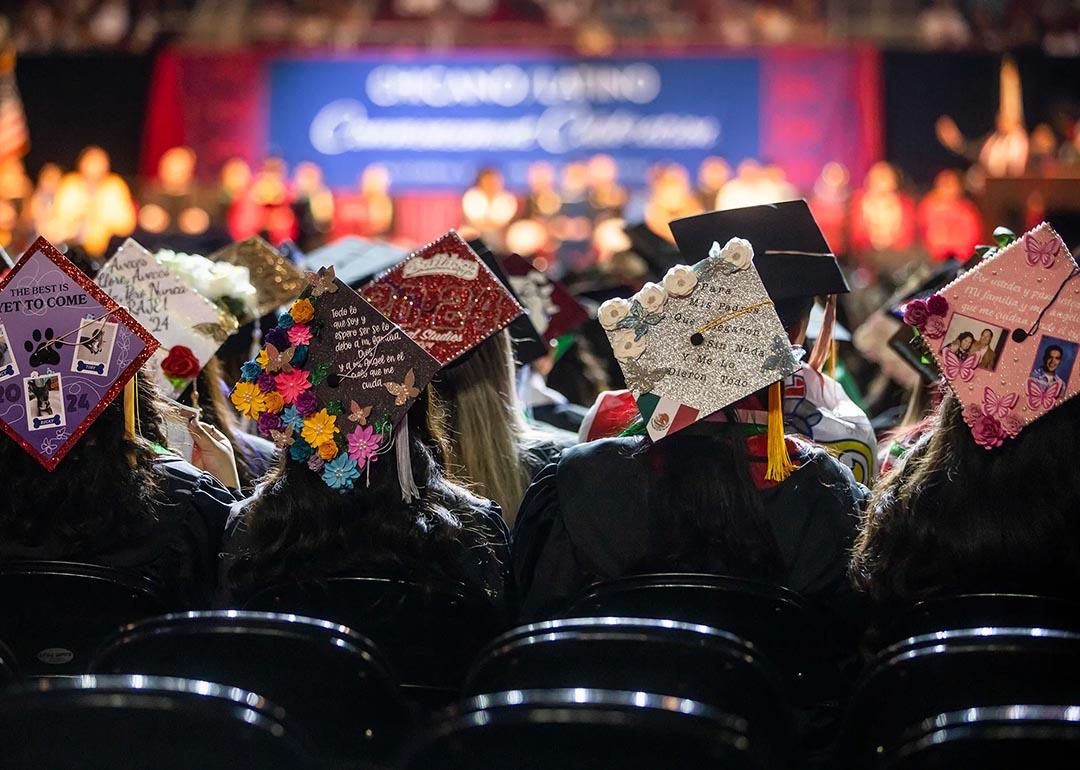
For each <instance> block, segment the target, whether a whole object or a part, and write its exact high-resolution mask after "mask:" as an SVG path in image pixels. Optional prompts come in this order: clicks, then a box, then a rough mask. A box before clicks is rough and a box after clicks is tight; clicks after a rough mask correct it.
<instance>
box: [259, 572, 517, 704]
mask: <svg viewBox="0 0 1080 770" xmlns="http://www.w3.org/2000/svg"><path fill="white" fill-rule="evenodd" d="M244 609H248V610H263V611H267V612H295V613H297V614H302V615H306V616H308V617H314V618H325V619H326V620H331V621H333V622H335V623H340V624H342V625H345V626H348V627H349V628H351V629H353V630H354V631H356V632H358V633H360V634H363V635H364V636H367V637H368V638H370V639H371V640H372V641H374V642H375V644H376V645H378V647H379V649H380V650H383V651H384V652H385V653H386V655H387V656H388V657H389V658H390V660H391V662H392V663H393V665H394V669H395V671H396V673H397V675H398V677H399V679H400V681H401V683H402V685H403V686H404V688H405V691H406V692H407V693H408V695H409V697H410V698H411V699H416V700H419V701H421V702H425V703H438V704H440V705H442V704H444V703H446V702H449V701H450V700H452V699H453V698H454V697H456V695H457V693H458V691H459V689H460V687H461V683H462V681H463V680H464V677H465V672H466V671H467V670H468V666H469V663H470V662H471V661H472V659H473V657H475V655H476V653H477V652H479V651H480V649H481V648H482V647H483V646H484V645H485V644H486V643H487V642H489V641H490V640H491V639H492V638H493V637H494V636H495V635H496V634H498V633H499V631H501V630H502V628H503V624H502V618H501V617H499V616H498V615H497V614H496V613H495V612H494V611H493V610H492V609H491V607H490V606H489V605H487V604H486V603H484V602H483V601H480V600H478V599H477V598H476V597H474V595H473V594H472V592H470V591H469V590H468V589H467V588H466V587H465V586H463V585H460V584H457V583H449V582H447V583H436V582H426V583H417V582H411V581H407V580H398V579H393V578H382V577H334V578H329V579H328V580H326V581H323V582H320V583H318V584H315V583H305V584H293V585H288V586H278V587H274V588H269V589H266V590H263V591H261V592H259V593H257V594H255V595H253V596H251V597H250V598H249V599H248V600H247V601H246V602H245V603H244Z"/></svg>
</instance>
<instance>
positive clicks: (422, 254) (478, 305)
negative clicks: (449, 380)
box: [360, 230, 524, 366]
mask: <svg viewBox="0 0 1080 770" xmlns="http://www.w3.org/2000/svg"><path fill="white" fill-rule="evenodd" d="M360 294H361V295H362V296H363V297H364V299H366V300H367V301H368V302H370V303H371V304H372V306H374V307H375V308H377V309H378V310H379V312H381V313H382V314H383V315H385V316H386V317H387V318H389V319H390V320H392V321H393V322H394V323H396V324H397V325H398V326H400V327H401V328H402V329H404V330H405V332H406V333H407V334H408V335H409V336H410V337H412V338H413V339H414V340H415V341H416V342H417V344H419V345H420V346H421V347H423V348H424V349H425V350H427V351H428V352H429V353H431V355H432V356H433V357H434V358H435V359H436V360H437V361H438V362H439V363H440V364H442V365H444V366H445V365H446V364H449V363H452V362H453V361H455V360H456V359H458V358H460V357H461V356H463V355H464V354H465V353H467V352H469V351H470V350H472V349H473V348H474V347H476V346H477V345H479V344H480V343H481V342H483V341H484V340H486V339H487V338H488V337H490V336H492V335H493V334H495V333H496V332H498V331H500V330H502V329H504V328H506V326H507V325H509V323H510V322H511V321H513V320H514V319H515V318H517V317H518V316H520V315H521V314H522V313H523V312H524V311H523V310H522V308H521V305H519V304H518V303H517V301H515V300H514V298H513V296H512V295H511V294H510V292H509V291H508V290H507V288H506V287H505V286H504V285H503V284H501V283H500V282H499V279H498V278H496V277H495V275H494V274H493V273H492V272H491V270H490V269H489V268H488V267H487V265H485V264H484V263H483V261H481V259H480V258H479V257H478V256H477V255H476V252H475V251H473V250H472V249H471V248H469V244H467V243H466V242H465V241H464V240H462V238H461V236H460V235H458V234H457V233H456V232H455V231H453V230H450V231H449V232H447V233H446V234H445V235H443V236H442V237H440V238H439V239H438V240H436V241H433V242H432V243H429V244H428V245H427V246H424V247H423V248H422V249H420V250H419V251H416V252H413V254H412V255H410V256H409V257H408V259H406V260H405V261H404V262H401V263H400V264H398V265H397V266H396V267H394V268H392V269H391V270H389V271H387V272H385V273H383V274H382V275H380V276H378V277H377V278H376V279H375V280H374V281H372V282H371V283H369V284H367V285H366V286H364V287H363V288H362V289H361V290H360Z"/></svg>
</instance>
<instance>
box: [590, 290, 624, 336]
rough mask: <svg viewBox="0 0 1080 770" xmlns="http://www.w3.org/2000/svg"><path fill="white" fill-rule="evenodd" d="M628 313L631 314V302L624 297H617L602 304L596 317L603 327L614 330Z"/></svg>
mask: <svg viewBox="0 0 1080 770" xmlns="http://www.w3.org/2000/svg"><path fill="white" fill-rule="evenodd" d="M628 315H630V303H629V302H628V301H627V300H625V299H623V298H622V297H616V298H615V299H609V300H608V301H607V302H605V303H604V304H602V305H601V306H600V310H599V311H598V312H597V314H596V318H597V320H598V321H600V325H601V326H602V327H604V328H605V329H607V330H608V331H612V330H613V329H614V328H615V327H616V326H618V324H619V321H621V320H622V319H624V318H626V316H628Z"/></svg>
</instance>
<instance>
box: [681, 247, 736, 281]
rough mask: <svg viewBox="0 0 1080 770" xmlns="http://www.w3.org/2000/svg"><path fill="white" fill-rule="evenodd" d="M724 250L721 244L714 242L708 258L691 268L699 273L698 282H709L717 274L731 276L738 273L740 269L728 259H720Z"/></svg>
mask: <svg viewBox="0 0 1080 770" xmlns="http://www.w3.org/2000/svg"><path fill="white" fill-rule="evenodd" d="M723 250H724V249H723V247H722V246H721V245H720V244H719V242H717V241H713V244H712V248H710V249H709V256H708V258H707V259H703V260H701V261H700V262H698V263H697V264H696V265H694V266H693V267H692V268H691V269H692V270H693V271H694V272H695V273H697V275H698V280H708V279H709V278H712V277H713V276H714V275H716V274H717V273H719V274H721V275H731V274H732V273H737V272H738V268H736V267H735V266H734V265H732V264H731V263H730V262H728V261H727V260H726V259H721V258H720V254H721V253H722V252H723Z"/></svg>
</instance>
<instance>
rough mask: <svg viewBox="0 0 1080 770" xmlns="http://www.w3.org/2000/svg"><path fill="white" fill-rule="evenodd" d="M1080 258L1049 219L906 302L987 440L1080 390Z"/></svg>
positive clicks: (989, 443)
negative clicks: (925, 294)
mask: <svg viewBox="0 0 1080 770" xmlns="http://www.w3.org/2000/svg"><path fill="white" fill-rule="evenodd" d="M1078 317H1080V268H1078V267H1077V264H1076V261H1075V260H1074V259H1073V257H1072V254H1070V253H1069V250H1068V248H1067V247H1066V246H1065V243H1064V242H1063V241H1062V240H1061V237H1060V236H1059V235H1058V234H1057V233H1056V232H1054V229H1053V228H1052V227H1050V225H1048V224H1046V223H1045V222H1044V223H1042V224H1040V225H1039V226H1038V227H1036V228H1035V229H1033V230H1031V231H1029V232H1027V233H1025V234H1024V235H1023V236H1022V237H1021V238H1018V239H1016V240H1015V241H1013V242H1012V243H1011V244H1010V245H1008V246H1005V247H1004V248H1001V249H999V250H998V251H996V252H994V253H993V255H991V256H988V257H986V258H984V259H983V260H982V261H981V262H980V263H979V264H978V265H977V266H976V267H974V268H973V269H971V270H969V271H967V272H966V273H964V274H963V275H962V276H960V277H959V278H957V279H956V280H955V281H953V282H951V283H949V284H948V285H947V286H945V287H943V288H942V289H941V290H940V291H938V292H935V293H933V294H931V295H930V296H929V297H927V298H926V299H913V300H911V301H909V302H908V303H906V305H905V306H904V321H905V322H906V323H907V324H909V325H910V326H913V327H915V328H916V329H918V331H919V334H920V335H921V336H922V337H924V338H925V341H926V344H927V346H928V347H929V349H930V352H931V354H932V355H933V358H934V361H935V362H936V364H937V366H938V369H940V371H941V373H942V376H943V377H944V378H945V381H946V382H947V383H948V384H949V386H950V387H951V388H952V390H953V392H955V393H956V397H957V398H958V399H959V400H960V402H961V404H963V408H964V411H963V414H964V421H965V422H966V423H967V424H968V426H969V427H970V428H971V433H972V436H973V437H974V439H975V443H977V444H978V445H979V446H981V447H983V448H985V449H988V450H989V449H993V448H995V447H997V446H1000V445H1001V444H1002V443H1004V442H1005V441H1006V440H1008V439H1011V438H1014V437H1015V436H1017V435H1018V434H1019V433H1020V432H1021V431H1022V430H1023V429H1024V428H1025V427H1026V426H1027V425H1029V424H1031V423H1032V422H1033V421H1034V420H1037V419H1039V418H1041V417H1044V416H1045V415H1047V414H1049V413H1050V412H1052V411H1053V410H1054V409H1057V407H1059V406H1061V404H1063V403H1064V402H1065V401H1067V400H1068V399H1070V398H1072V397H1073V396H1075V395H1076V394H1077V392H1080V372H1078V371H1077V369H1078V367H1077V364H1076V359H1077V354H1078V351H1080V326H1078V325H1077V323H1076V319H1077V318H1078Z"/></svg>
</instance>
